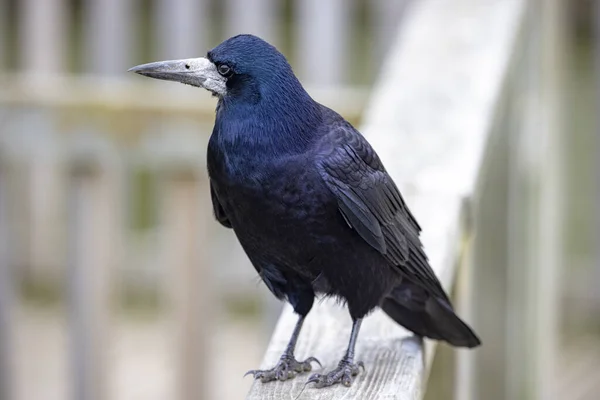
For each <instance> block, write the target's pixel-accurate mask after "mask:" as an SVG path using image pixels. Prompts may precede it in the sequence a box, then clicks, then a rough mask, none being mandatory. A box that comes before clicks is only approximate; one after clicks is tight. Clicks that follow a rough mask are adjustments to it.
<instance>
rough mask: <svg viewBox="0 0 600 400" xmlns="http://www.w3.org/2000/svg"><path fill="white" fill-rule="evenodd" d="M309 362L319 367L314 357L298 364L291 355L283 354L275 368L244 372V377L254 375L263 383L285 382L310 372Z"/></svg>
mask: <svg viewBox="0 0 600 400" xmlns="http://www.w3.org/2000/svg"><path fill="white" fill-rule="evenodd" d="M311 362H316V363H317V364H319V366H320V365H321V363H320V362H319V360H317V359H316V358H315V357H309V358H307V359H306V360H304V361H302V362H300V361H297V360H296V359H295V358H294V357H293V356H292V355H289V354H284V355H283V356H282V357H281V358H280V359H279V362H278V363H277V365H275V367H273V368H271V369H267V370H259V369H253V370H250V371H248V372H246V374H245V375H244V376H246V375H250V374H252V375H254V379H260V380H261V382H263V383H264V382H269V381H274V380H278V381H285V380H288V379H293V378H295V377H296V375H298V374H299V373H303V372H308V371H310V370H311V369H312V366H311V365H310V363H311Z"/></svg>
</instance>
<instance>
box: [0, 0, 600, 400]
mask: <svg viewBox="0 0 600 400" xmlns="http://www.w3.org/2000/svg"><path fill="white" fill-rule="evenodd" d="M418 1H421V0H418ZM418 1H417V0H413V1H411V0H388V1H386V0H350V1H345V0H328V1H320V0H224V1H219V0H0V364H1V366H0V385H1V386H0V399H1V400H38V399H48V400H55V399H56V400H59V399H69V398H73V399H75V398H76V399H88V398H94V399H101V398H102V399H115V400H121V399H127V400H130V399H143V400H153V399H157V400H158V399H179V398H181V399H184V398H185V399H188V398H190V397H189V396H188V395H186V393H187V392H186V391H193V390H194V389H190V387H193V386H194V382H204V383H206V382H210V385H208V387H207V388H204V389H202V390H204V391H205V393H206V398H207V399H239V398H243V397H244V395H245V393H246V392H247V390H248V388H249V385H250V384H251V378H246V379H242V376H243V374H244V372H246V371H247V370H248V369H252V368H256V367H258V365H259V363H260V361H261V359H262V355H263V353H264V350H265V348H266V346H267V344H268V341H269V338H270V334H271V332H272V329H273V327H274V324H275V322H276V320H277V316H278V314H279V311H280V305H279V304H278V303H277V302H274V301H273V300H272V299H271V295H270V294H269V293H268V291H267V289H266V288H265V287H264V285H263V284H262V283H260V281H259V279H258V277H257V275H256V273H255V270H254V269H253V267H252V266H251V265H250V264H249V262H248V260H247V259H246V257H245V255H244V254H243V252H242V251H241V249H240V248H239V246H238V244H237V242H236V240H235V237H234V236H233V234H232V233H231V232H230V231H228V230H226V229H224V228H222V227H221V226H219V225H218V224H217V223H216V222H214V221H213V219H212V215H211V213H212V210H211V206H210V201H209V198H208V187H207V182H206V172H205V149H206V143H207V140H208V137H209V135H210V132H211V129H212V124H213V119H214V107H215V99H213V98H211V97H210V95H209V94H208V93H205V92H204V91H202V90H199V89H194V88H190V87H187V86H183V85H176V84H166V83H164V82H157V81H151V80H148V79H141V78H139V77H136V76H131V74H127V73H126V70H127V69H128V68H129V67H131V66H134V65H137V64H141V63H145V62H150V61H157V60H165V59H175V58H190V57H196V56H201V55H204V54H205V53H206V51H207V50H208V49H210V48H212V47H214V46H216V45H217V44H218V43H220V42H221V41H222V40H224V39H226V38H228V37H229V36H232V35H234V34H237V33H255V34H258V35H260V36H261V37H263V38H264V39H266V40H268V41H270V42H271V43H273V44H274V45H276V46H278V48H280V50H281V51H282V52H283V53H284V54H285V55H286V56H287V57H288V58H289V60H290V62H291V63H292V65H293V67H294V69H295V71H296V72H297V74H298V75H299V77H300V78H301V80H302V81H303V83H305V84H306V86H307V88H308V90H309V92H310V93H311V94H313V95H314V97H315V98H316V99H317V100H319V101H321V102H323V103H324V104H326V105H328V106H330V107H332V108H334V109H336V110H338V111H339V112H341V113H342V114H343V115H344V116H345V117H346V118H347V119H349V120H350V121H351V122H352V123H354V124H360V121H361V113H362V111H363V109H364V107H365V105H366V104H367V102H368V99H369V92H370V88H371V85H372V84H373V83H374V82H375V80H376V79H377V76H378V73H379V71H380V67H381V65H382V64H383V60H384V59H385V55H386V53H387V51H388V50H389V48H390V46H393V45H394V42H395V39H396V37H397V36H398V35H397V32H398V31H399V30H400V32H401V27H402V24H403V23H404V18H409V17H410V13H407V12H406V11H407V10H408V9H409V8H410V7H412V6H414V4H412V3H416V2H418ZM423 1H426V0H423ZM427 1H431V0H427ZM499 1H500V0H499ZM594 7H595V3H594V1H592V0H569V1H566V0H565V1H564V7H563V8H562V11H561V15H562V16H563V17H564V18H563V21H564V29H563V35H564V36H563V38H562V40H563V43H564V46H563V52H564V53H563V55H562V59H563V61H564V63H563V65H564V71H563V72H564V75H563V78H564V80H563V82H564V85H563V86H562V89H561V90H562V92H561V98H562V100H563V101H562V104H563V105H564V107H563V108H562V109H561V110H562V111H563V112H564V119H565V122H564V125H565V127H566V129H565V130H566V133H565V135H564V137H565V138H566V140H565V141H564V144H565V146H564V147H563V148H562V151H563V156H564V160H565V163H564V168H565V170H564V172H565V174H566V175H565V176H566V180H565V187H564V188H565V191H564V194H565V197H564V202H563V204H562V206H561V207H563V208H564V210H563V211H562V213H561V215H562V216H563V218H562V220H561V229H562V230H563V238H564V240H563V241H562V242H561V243H560V245H561V246H563V251H564V260H565V262H564V264H563V265H561V268H562V275H561V280H560V285H559V286H560V299H559V302H560V310H557V313H559V314H560V326H561V332H560V335H561V338H562V339H561V344H562V345H563V346H565V348H567V349H569V351H568V352H565V354H567V355H566V356H565V360H564V365H567V366H569V367H568V369H569V371H570V374H571V375H572V380H570V381H569V385H571V384H572V383H573V382H575V381H577V382H579V380H581V381H582V382H583V383H581V385H582V386H581V387H583V389H581V390H580V392H581V394H580V395H579V397H577V396H574V397H564V398H569V399H590V400H591V399H597V398H598V396H600V395H599V394H598V393H600V386H598V383H597V382H598V381H599V379H598V378H599V377H600V376H598V371H600V288H599V287H600V258H599V256H598V240H597V231H598V228H600V223H599V222H598V211H597V206H596V204H597V203H598V201H600V197H599V196H600V191H599V190H598V182H600V181H599V180H598V173H600V172H599V171H600V168H599V166H598V164H597V163H598V159H597V157H598V148H599V147H598V143H597V134H596V133H597V129H596V125H595V124H596V120H595V118H596V114H597V110H598V109H599V108H598V102H597V100H598V97H597V88H598V87H599V85H598V84H597V81H598V71H600V67H599V64H598V63H596V64H595V63H594V54H595V50H594V49H596V54H597V57H598V58H600V43H599V42H598V41H595V40H594V37H596V38H600V35H599V34H598V33H596V35H594V32H595V29H594V26H595V24H596V25H597V26H600V13H597V12H596V13H594ZM595 15H597V18H596V19H595V20H594V16H595ZM454 22H455V21H448V23H454ZM427 28H428V29H439V30H440V35H443V34H444V33H443V26H436V27H427ZM599 29H600V28H599ZM399 90H401V88H400V89H399ZM198 204H200V206H198ZM198 354H200V355H201V356H198ZM89 360H92V361H91V362H89ZM199 360H202V361H203V362H200V361H199ZM192 370H193V371H194V372H193V373H191V372H190V371H192ZM186 374H188V375H186ZM189 374H192V375H193V376H190V375H189ZM571 375H570V376H571ZM197 376H201V378H197ZM90 388H91V389H90ZM89 390H92V391H93V392H94V393H96V394H94V396H93V397H90V395H89V393H88V392H87V391H89ZM98 393H102V394H98Z"/></svg>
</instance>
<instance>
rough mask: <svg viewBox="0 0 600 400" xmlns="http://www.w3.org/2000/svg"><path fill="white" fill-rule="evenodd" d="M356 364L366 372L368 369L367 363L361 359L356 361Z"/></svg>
mask: <svg viewBox="0 0 600 400" xmlns="http://www.w3.org/2000/svg"><path fill="white" fill-rule="evenodd" d="M356 365H358V366H359V367H361V368H362V370H363V372H366V371H367V370H366V369H365V363H364V362H362V361H359V362H357V363H356Z"/></svg>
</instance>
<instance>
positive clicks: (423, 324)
mask: <svg viewBox="0 0 600 400" xmlns="http://www.w3.org/2000/svg"><path fill="white" fill-rule="evenodd" d="M381 308H382V309H383V311H384V312H385V313H386V314H387V315H389V316H390V317H391V318H392V319H393V320H394V321H396V322H397V323H398V324H400V325H402V326H404V327H405V328H406V329H408V330H410V331H412V332H414V333H415V334H417V335H419V336H424V337H428V338H431V339H435V340H443V341H446V342H448V343H449V344H451V345H453V346H457V347H469V348H472V347H476V346H479V345H480V344H481V341H480V340H479V338H478V337H477V335H476V334H475V332H473V330H472V329H471V328H470V327H469V326H468V325H467V324H466V323H464V322H463V321H462V320H461V319H460V318H459V317H458V316H457V315H456V314H455V313H454V310H453V309H452V306H451V305H450V304H449V303H448V302H447V301H446V300H445V299H438V298H436V297H433V296H429V295H428V294H427V293H426V292H425V291H424V290H423V289H422V288H420V287H418V286H416V285H414V284H411V283H402V284H400V285H399V286H398V287H396V289H394V291H392V293H391V295H390V296H389V297H388V298H386V299H385V300H384V302H383V304H382V306H381Z"/></svg>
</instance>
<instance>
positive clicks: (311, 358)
mask: <svg viewBox="0 0 600 400" xmlns="http://www.w3.org/2000/svg"><path fill="white" fill-rule="evenodd" d="M311 362H316V363H317V364H319V368H323V365H322V364H321V361H319V360H317V358H316V357H308V358H307V359H306V360H304V362H303V364H307V365H308V366H309V367H310V363H311ZM306 371H310V369H308V370H306Z"/></svg>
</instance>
